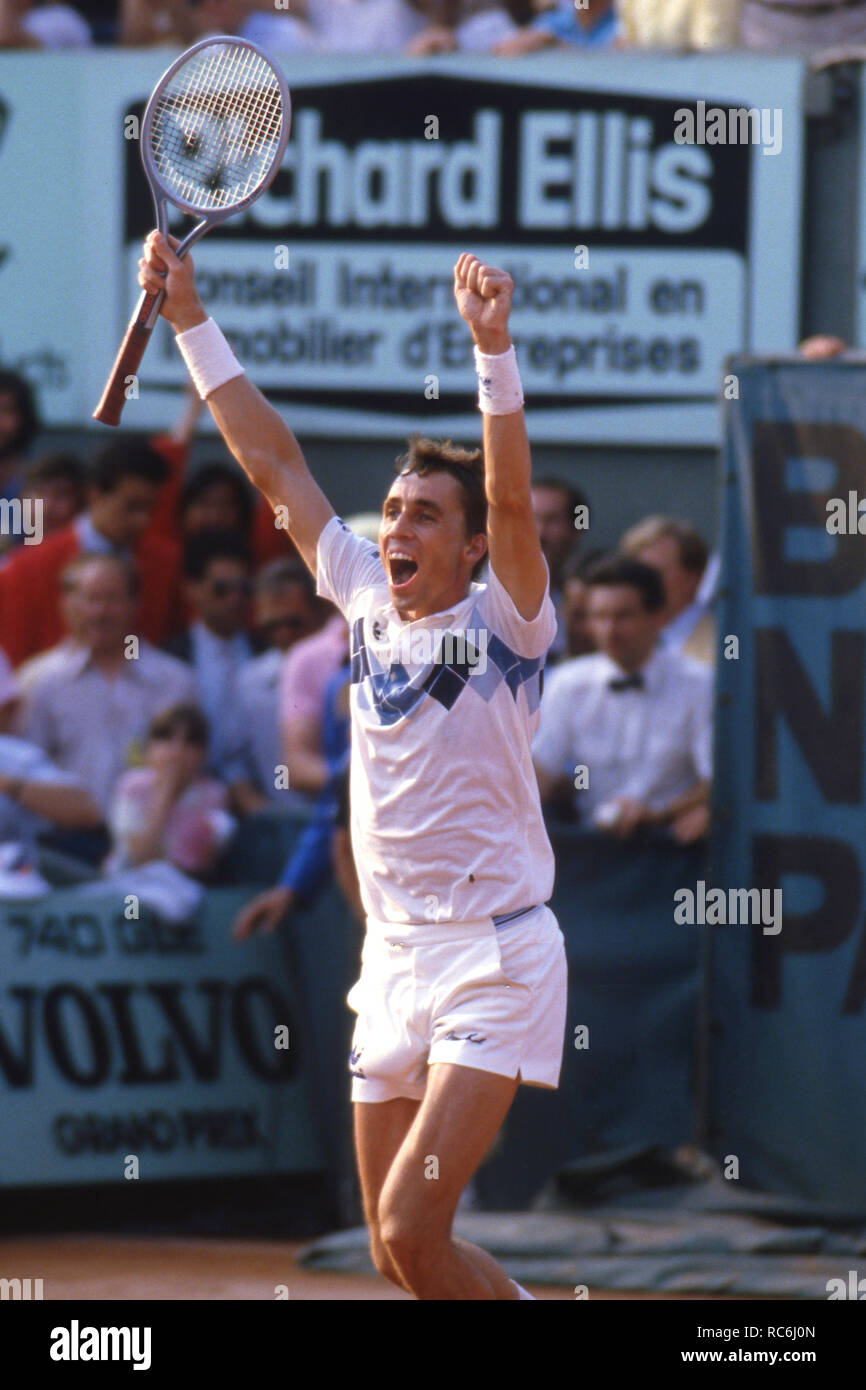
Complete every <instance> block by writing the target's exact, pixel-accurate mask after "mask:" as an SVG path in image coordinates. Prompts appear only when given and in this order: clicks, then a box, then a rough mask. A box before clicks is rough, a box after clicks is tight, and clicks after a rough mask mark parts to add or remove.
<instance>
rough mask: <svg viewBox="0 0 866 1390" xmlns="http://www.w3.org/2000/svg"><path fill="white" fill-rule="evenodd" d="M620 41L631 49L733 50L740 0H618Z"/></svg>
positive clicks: (737, 39)
mask: <svg viewBox="0 0 866 1390" xmlns="http://www.w3.org/2000/svg"><path fill="white" fill-rule="evenodd" d="M619 14H620V19H621V22H622V41H623V43H624V44H625V45H627V46H629V47H632V48H695V49H710V48H736V47H737V45H738V43H739V41H740V0H619Z"/></svg>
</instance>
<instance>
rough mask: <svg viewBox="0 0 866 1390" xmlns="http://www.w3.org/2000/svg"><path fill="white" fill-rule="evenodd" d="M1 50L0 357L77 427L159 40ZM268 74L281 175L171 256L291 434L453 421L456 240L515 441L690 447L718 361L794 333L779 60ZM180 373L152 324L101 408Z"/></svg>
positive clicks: (794, 157)
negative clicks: (497, 286)
mask: <svg viewBox="0 0 866 1390" xmlns="http://www.w3.org/2000/svg"><path fill="white" fill-rule="evenodd" d="M0 58H2V61H0V112H2V124H3V129H2V131H0V182H2V185H3V187H4V189H5V190H6V193H5V195H4V209H3V225H2V235H0V242H2V246H0V257H2V260H0V295H2V304H3V313H2V320H0V355H2V357H3V358H4V359H5V360H6V361H10V362H18V363H20V365H21V366H22V367H23V368H24V369H25V370H27V372H28V374H29V375H31V376H32V377H33V378H34V380H36V381H37V383H38V384H39V385H40V386H41V388H42V390H41V396H42V401H43V405H44V408H45V413H46V417H47V419H48V420H49V421H50V422H51V423H71V422H75V423H82V422H86V421H87V420H89V417H90V412H91V411H92V409H93V406H94V404H95V402H96V400H98V398H99V396H100V394H101V390H102V386H103V384H104V378H105V375H106V374H107V371H108V368H109V367H110V365H111V362H112V360H113V356H114V352H115V350H116V346H117V343H118V341H119V336H120V335H121V334H122V332H123V330H124V328H125V326H126V322H127V320H128V316H129V313H130V311H131V309H132V307H133V304H134V302H135V298H136V292H135V274H136V263H137V260H138V257H139V255H140V254H141V241H142V239H143V237H144V235H145V234H146V232H147V230H148V229H149V227H150V226H151V225H152V223H153V213H152V208H151V204H150V196H149V193H148V190H147V185H146V183H145V180H144V177H143V174H142V171H141V165H140V159H139V150H138V141H137V137H138V130H139V126H140V118H141V114H142V112H143V109H144V104H145V101H146V98H147V95H148V93H149V91H150V89H151V88H152V86H153V84H154V82H155V80H156V79H157V77H158V76H159V73H160V71H161V69H162V67H163V66H164V65H165V64H166V62H167V61H168V55H167V53H161V54H157V53H146V54H130V53H124V54H122V55H120V54H109V53H98V54H88V55H77V56H76V57H75V59H74V61H70V60H69V59H64V58H62V57H52V56H51V55H39V57H38V60H36V61H38V62H39V65H40V66H39V69H38V77H39V82H38V84H37V83H35V82H34V75H35V73H36V69H35V68H34V67H33V63H34V61H35V60H34V59H33V57H32V56H30V57H28V56H27V55H0ZM282 66H283V67H284V70H285V72H286V76H287V79H288V82H289V85H290V88H291V91H292V101H293V107H294V115H293V130H292V137H291V139H290V141H289V145H288V148H287V151H286V155H285V160H284V164H283V167H282V169H281V171H280V173H279V174H278V176H277V178H276V179H275V181H274V183H273V184H272V185H271V188H270V189H269V190H268V192H267V193H266V194H265V195H264V196H263V197H262V198H261V199H260V200H259V201H258V202H256V203H255V204H254V205H253V206H252V207H251V208H249V209H248V210H247V211H246V212H245V213H244V214H242V215H241V216H240V217H238V218H237V219H235V220H232V221H231V222H229V223H228V224H226V226H224V227H222V228H219V229H217V231H216V232H214V233H213V234H210V235H208V237H206V238H205V240H204V241H203V242H202V243H201V244H200V245H199V246H198V247H197V248H196V249H195V252H194V259H195V262H196V266H197V270H198V276H199V283H200V287H201V290H202V295H203V298H204V301H205V303H206V305H207V307H208V309H209V310H210V311H211V312H212V313H213V315H214V317H215V318H217V320H218V321H219V322H220V324H221V326H222V327H223V329H224V331H225V332H226V333H227V335H228V337H229V338H230V339H231V341H232V343H233V345H234V347H235V349H236V351H237V353H238V354H239V356H240V357H241V359H242V360H243V362H244V364H245V366H246V367H247V368H248V370H249V372H250V374H251V376H252V377H253V379H254V380H255V381H256V382H257V384H258V385H260V386H261V387H262V389H263V390H265V391H266V392H267V394H268V396H269V398H270V399H272V400H273V401H274V402H275V403H276V404H277V405H278V406H279V407H280V408H281V409H283V410H284V411H285V413H286V417H287V419H289V420H291V422H292V424H293V425H294V426H295V427H296V428H297V429H298V430H301V431H306V432H309V433H318V434H321V435H329V436H335V435H336V436H347V437H355V436H362V437H368V438H376V437H390V436H393V435H394V434H399V433H403V432H405V431H406V430H408V429H411V428H417V427H419V425H421V426H424V427H428V425H429V428H431V429H432V428H433V427H434V426H435V429H436V431H437V432H438V433H448V432H451V433H458V434H459V433H460V432H461V431H468V432H470V433H472V434H474V433H477V417H476V413H475V381H474V372H473V367H472V354H471V340H470V336H469V333H468V331H467V329H466V326H465V324H463V323H462V322H461V320H460V319H459V317H458V315H457V312H456V308H455V305H454V299H453V291H452V276H453V268H454V265H455V262H456V260H457V258H458V256H459V255H460V253H461V252H462V251H465V250H471V251H473V252H475V253H477V254H478V255H480V256H482V257H483V258H484V259H485V260H487V261H488V262H492V263H494V264H497V265H499V266H502V267H504V268H505V269H507V270H508V271H510V272H511V274H512V275H513V277H514V280H515V286H516V290H515V299H514V311H513V321H512V322H513V334H514V337H515V340H516V343H517V349H518V354H519V357H520V363H521V371H522V376H523V381H524V386H525V390H526V394H527V401H528V406H529V410H530V425H531V432H532V437H533V438H534V439H536V440H538V441H548V442H551V441H552V442H608V441H618V442H622V443H632V444H650V443H658V444H676V445H680V446H683V445H690V444H691V445H699V444H702V445H707V444H712V443H714V442H715V441H716V440H717V437H718V414H717V410H716V406H715V400H716V396H717V392H718V386H719V381H720V368H721V364H722V361H723V359H724V357H725V356H726V355H727V354H729V353H731V352H736V351H741V350H749V349H754V350H759V351H779V350H782V351H786V350H789V349H790V348H792V347H793V345H794V343H795V342H796V335H797V315H798V307H797V301H798V286H799V265H800V245H799V230H798V229H799V226H800V220H801V219H800V206H801V191H802V189H801V180H802V167H801V166H802V141H803V110H802V81H803V68H802V65H801V64H800V63H799V62H798V61H797V60H792V59H778V60H777V59H766V60H765V61H762V62H756V61H755V60H754V59H753V58H749V57H741V56H739V55H734V54H726V55H724V57H723V58H712V57H700V58H699V57H676V58H674V57H669V56H667V57H666V56H656V55H653V56H651V57H647V56H643V55H632V54H629V55H620V54H607V53H605V54H603V55H581V60H580V63H579V64H578V63H576V62H575V60H574V58H573V57H572V56H571V55H563V54H557V53H550V54H544V55H543V58H540V59H523V60H521V61H511V62H508V61H505V60H502V59H496V58H491V57H487V56H482V57H476V56H472V55H450V56H449V57H448V58H447V59H445V60H442V61H441V62H440V61H437V62H433V63H430V62H419V61H417V60H415V61H410V60H404V59H375V58H357V57H356V58H352V59H342V58H322V57H319V58H311V57H309V56H306V55H305V56H304V57H303V58H302V59H301V58H299V57H298V56H297V55H286V57H285V58H284V60H283V63H282ZM46 83H47V84H50V86H51V89H52V92H53V94H54V95H53V107H52V120H51V122H50V125H49V126H48V127H47V128H46V126H45V122H44V90H45V84H46ZM738 111H739V112H740V116H739V117H737V114H736V113H737V112H738ZM36 129H38V130H39V132H40V138H39V162H40V170H39V179H38V180H34V177H33V170H32V161H33V131H34V130H36ZM184 380H185V375H184V368H183V364H182V362H181V360H180V357H179V355H178V353H177V350H176V348H175V346H174V343H173V339H172V335H171V333H170V331H169V330H168V329H167V328H166V327H165V325H161V326H160V329H159V330H158V332H157V334H156V336H155V341H154V343H153V344H152V346H151V348H150V350H149V353H148V356H147V357H146V359H145V362H144V364H143V365H142V368H141V373H140V380H139V382H137V383H136V385H135V387H134V388H130V389H131V391H133V392H134V394H131V395H130V400H129V404H128V406H127V409H126V413H125V417H124V423H125V424H128V425H131V426H133V427H137V426H138V427H141V428H143V429H152V428H156V427H162V426H164V425H166V424H167V423H168V422H169V420H170V418H171V416H172V414H173V412H174V411H175V410H176V408H177V393H178V392H179V390H180V388H181V386H182V384H183V382H184Z"/></svg>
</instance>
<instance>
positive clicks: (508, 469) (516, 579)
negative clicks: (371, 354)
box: [454, 255, 547, 620]
mask: <svg viewBox="0 0 866 1390" xmlns="http://www.w3.org/2000/svg"><path fill="white" fill-rule="evenodd" d="M513 289H514V282H513V280H512V279H511V276H510V275H508V274H507V273H506V271H504V270H497V269H496V268H495V267H494V266H488V265H483V264H482V263H481V261H479V259H478V257H477V256H470V255H463V256H461V257H460V259H459V261H458V262H457V265H456V266H455V268H454V297H455V299H456V300H457V308H458V309H459V311H460V314H461V317H462V318H464V319H465V320H466V322H467V323H468V324H469V327H470V328H471V329H472V336H473V338H474V339H475V346H476V347H477V348H478V350H479V351H480V352H483V353H485V354H487V355H489V356H495V357H498V356H502V354H504V353H507V352H508V351H509V349H510V348H511V338H510V337H509V333H508V313H509V310H510V308H511V295H512V291H513ZM482 419H483V421H484V425H483V439H484V481H485V492H486V493H487V506H488V514H487V544H488V549H489V552H490V564H491V566H492V568H493V572H494V574H495V575H496V576H497V578H498V579H499V580H500V582H501V583H502V584H503V585H504V587H505V588H506V589H507V591H508V593H509V594H510V595H511V598H512V600H513V602H514V606H515V608H516V609H517V611H518V613H519V614H520V616H521V617H522V618H526V619H527V620H528V619H531V618H535V617H537V616H538V612H539V609H540V608H541V600H542V599H543V597H544V590H545V588H546V585H547V564H546V562H545V559H544V556H543V555H542V553H541V542H540V541H539V539H538V531H537V529H536V525H535V520H534V518H533V515H532V501H531V497H530V491H529V489H530V479H531V473H532V460H531V458H530V454H529V440H528V438H527V436H526V420H525V418H524V414H523V407H522V405H520V406H518V407H517V408H516V409H514V410H513V411H511V412H510V413H509V414H504V415H499V414H497V415H491V414H487V413H485V414H484V415H483V416H482Z"/></svg>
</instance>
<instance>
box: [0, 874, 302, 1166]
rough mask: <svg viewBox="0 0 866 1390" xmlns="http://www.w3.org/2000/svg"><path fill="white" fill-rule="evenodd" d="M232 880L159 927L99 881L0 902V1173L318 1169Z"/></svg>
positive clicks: (289, 1015)
mask: <svg viewBox="0 0 866 1390" xmlns="http://www.w3.org/2000/svg"><path fill="white" fill-rule="evenodd" d="M248 896H249V894H248V893H246V894H245V893H244V892H243V890H240V891H238V890H230V889H221V890H214V891H212V892H210V893H208V894H207V896H206V900H205V906H204V908H203V909H202V910H201V912H200V913H199V916H198V918H197V919H196V921H195V923H193V924H191V925H189V926H186V927H180V928H179V927H168V926H165V925H164V924H163V923H162V922H160V921H159V920H158V919H157V918H156V917H155V916H154V915H153V914H152V913H150V912H149V911H148V910H147V909H146V908H145V907H144V905H143V904H141V905H137V904H136V903H135V902H134V900H133V899H127V900H125V901H122V902H120V903H118V901H117V895H116V893H113V892H112V893H108V892H107V891H106V890H102V891H97V890H94V891H92V892H87V893H81V892H76V893H71V892H68V891H67V892H57V893H55V894H51V895H50V896H48V897H45V898H42V899H40V900H38V901H36V902H24V903H12V902H8V901H6V902H3V903H0V981H2V985H0V1109H2V1115H3V1123H2V1125H0V1185H7V1186H24V1185H30V1184H33V1183H62V1184H66V1183H78V1182H83V1183H93V1182H103V1181H120V1180H122V1179H124V1178H129V1179H134V1178H143V1179H144V1178H179V1177H194V1176H208V1177H214V1176H238V1175H254V1174H257V1173H267V1174H272V1173H299V1172H310V1171H315V1170H317V1169H319V1168H320V1167H321V1152H320V1148H319V1143H318V1138H317V1134H316V1130H315V1127H314V1122H313V1112H312V1110H311V1102H310V1096H309V1094H308V1088H309V1081H308V1077H309V1058H308V1057H307V1058H306V1060H305V1050H304V1037H305V1036H306V1037H307V1038H309V1037H310V1032H309V1029H308V1028H305V1027H304V1019H303V1015H302V1012H301V1011H300V1008H299V1004H298V1001H297V998H296V995H295V990H294V988H293V985H292V981H291V980H290V979H289V978H288V976H287V972H286V966H285V962H284V961H283V959H282V956H281V950H280V946H279V944H278V943H277V942H276V941H274V940H273V939H263V940H258V939H256V940H255V941H249V942H244V943H243V944H240V945H239V944H236V943H234V942H232V941H231V940H230V938H229V936H228V924H229V923H230V922H231V920H232V918H233V915H234V913H235V912H236V911H237V909H238V908H239V906H240V904H241V902H242V901H245V900H246V898H247V897H248Z"/></svg>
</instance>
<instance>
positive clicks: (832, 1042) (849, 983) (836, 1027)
mask: <svg viewBox="0 0 866 1390" xmlns="http://www.w3.org/2000/svg"><path fill="white" fill-rule="evenodd" d="M726 370H727V371H728V373H729V375H728V378H727V386H726V394H727V395H728V396H729V397H731V398H730V399H729V400H727V402H726V408H725V437H724V452H723V465H724V480H725V481H724V486H725V519H724V541H723V546H724V558H723V572H724V574H725V576H726V578H725V587H724V589H723V591H722V600H721V611H720V615H719V616H720V629H721V632H720V660H719V675H718V692H717V693H718V711H717V725H716V769H717V771H716V778H715V799H716V806H715V822H716V827H717V833H716V842H715V856H714V873H713V882H714V883H715V884H718V885H719V886H722V887H723V888H724V889H725V890H726V891H727V894H728V899H729V900H730V892H731V890H732V889H739V890H747V891H751V890H754V889H759V890H760V891H761V894H762V900H763V901H762V907H763V904H764V903H766V904H767V906H769V902H770V897H771V895H772V897H773V898H774V899H775V898H776V897H777V895H779V894H780V895H781V896H780V898H779V903H780V906H781V915H780V919H779V920H778V922H775V921H774V922H772V923H771V922H770V920H769V917H768V916H767V915H766V914H764V913H763V911H762V914H761V916H760V918H759V920H755V918H754V916H753V917H752V918H751V919H750V920H749V921H747V922H745V923H744V924H742V925H736V923H735V922H734V923H732V922H731V919H730V915H729V917H728V922H727V923H726V924H725V925H714V924H713V921H712V918H711V917H710V916H709V914H707V918H706V920H707V922H709V923H710V925H709V928H708V930H709V931H710V932H711V946H712V958H713V970H712V990H711V995H712V1001H713V1010H714V1015H715V1018H714V1028H713V1032H712V1044H711V1063H712V1066H711V1072H712V1090H711V1107H710V1108H711V1113H712V1116H713V1133H712V1136H711V1138H712V1148H713V1151H714V1152H715V1153H716V1154H717V1156H719V1157H720V1158H722V1159H723V1160H725V1161H726V1162H727V1164H728V1167H729V1169H730V1175H731V1176H732V1177H736V1176H738V1177H739V1178H740V1179H741V1180H742V1181H743V1182H744V1183H746V1184H750V1185H753V1186H757V1187H761V1188H764V1189H767V1190H769V1191H774V1192H783V1193H787V1194H790V1195H794V1196H801V1197H805V1198H812V1199H817V1200H821V1201H823V1202H825V1203H828V1204H831V1205H833V1206H837V1207H839V1208H840V1209H841V1208H844V1209H848V1210H851V1209H854V1210H857V1211H866V1164H864V1162H863V1155H864V1151H866V1072H864V1065H863V1064H864V1058H866V923H864V898H863V885H864V881H866V815H864V710H866V539H864V537H866V391H864V387H866V370H864V365H863V364H862V362H857V361H847V362H845V361H843V362H832V363H823V364H818V363H815V364H813V363H806V362H801V361H768V362H760V363H759V362H755V361H751V360H747V359H738V360H733V361H732V362H730V363H729V364H728V366H727V369H726ZM861 499H863V500H862V501H861ZM732 638H736V639H737V640H736V642H734V641H732V640H731V639H732ZM741 921H742V918H741ZM732 1159H736V1160H737V1163H736V1164H734V1163H733V1162H731V1161H730V1160H732Z"/></svg>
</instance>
